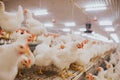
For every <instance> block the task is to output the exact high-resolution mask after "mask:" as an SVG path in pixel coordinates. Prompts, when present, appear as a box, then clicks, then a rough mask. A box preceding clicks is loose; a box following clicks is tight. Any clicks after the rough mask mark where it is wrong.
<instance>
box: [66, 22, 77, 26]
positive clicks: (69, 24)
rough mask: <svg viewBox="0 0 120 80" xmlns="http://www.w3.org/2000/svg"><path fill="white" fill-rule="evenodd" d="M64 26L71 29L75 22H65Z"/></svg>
mask: <svg viewBox="0 0 120 80" xmlns="http://www.w3.org/2000/svg"><path fill="white" fill-rule="evenodd" d="M65 26H67V27H72V26H76V24H75V22H67V23H65Z"/></svg>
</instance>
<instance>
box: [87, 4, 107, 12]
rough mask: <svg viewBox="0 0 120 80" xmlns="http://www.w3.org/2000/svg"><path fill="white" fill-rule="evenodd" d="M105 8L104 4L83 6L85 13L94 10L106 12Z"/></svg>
mask: <svg viewBox="0 0 120 80" xmlns="http://www.w3.org/2000/svg"><path fill="white" fill-rule="evenodd" d="M106 9H107V7H106V5H105V4H96V5H95V4H94V5H87V6H85V10H86V11H96V10H106Z"/></svg>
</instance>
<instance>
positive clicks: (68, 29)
mask: <svg viewBox="0 0 120 80" xmlns="http://www.w3.org/2000/svg"><path fill="white" fill-rule="evenodd" d="M62 31H64V32H70V28H63V29H62Z"/></svg>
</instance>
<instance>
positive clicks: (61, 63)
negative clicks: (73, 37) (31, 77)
mask: <svg viewBox="0 0 120 80" xmlns="http://www.w3.org/2000/svg"><path fill="white" fill-rule="evenodd" d="M66 45H67V46H66V47H65V48H64V49H61V50H59V49H58V51H57V52H55V53H56V56H53V65H55V66H56V67H57V68H58V69H59V70H60V73H59V74H60V76H61V77H62V78H65V77H66V76H65V75H64V74H63V71H64V69H65V70H66V72H67V73H66V75H67V76H71V75H72V74H71V73H69V72H68V69H69V67H70V64H71V63H73V62H75V61H76V58H77V56H78V54H77V50H78V45H79V43H75V42H74V43H73V42H72V43H68V44H66ZM66 57H67V58H66Z"/></svg>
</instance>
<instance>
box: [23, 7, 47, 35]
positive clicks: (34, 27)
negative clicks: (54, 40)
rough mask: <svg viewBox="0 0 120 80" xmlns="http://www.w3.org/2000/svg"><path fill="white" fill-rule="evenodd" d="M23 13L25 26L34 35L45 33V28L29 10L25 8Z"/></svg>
mask: <svg viewBox="0 0 120 80" xmlns="http://www.w3.org/2000/svg"><path fill="white" fill-rule="evenodd" d="M24 14H25V15H26V27H27V29H28V30H29V31H30V32H31V33H32V34H35V35H37V36H38V35H42V34H45V33H47V29H46V28H45V27H44V26H43V25H42V23H40V22H39V21H38V20H36V19H34V18H33V16H32V13H31V11H30V10H28V9H25V10H24Z"/></svg>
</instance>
